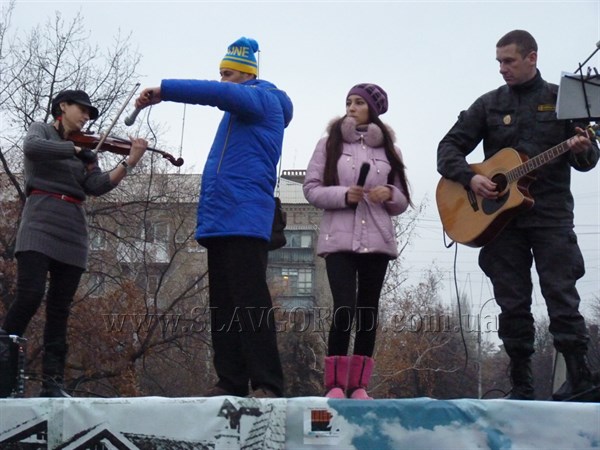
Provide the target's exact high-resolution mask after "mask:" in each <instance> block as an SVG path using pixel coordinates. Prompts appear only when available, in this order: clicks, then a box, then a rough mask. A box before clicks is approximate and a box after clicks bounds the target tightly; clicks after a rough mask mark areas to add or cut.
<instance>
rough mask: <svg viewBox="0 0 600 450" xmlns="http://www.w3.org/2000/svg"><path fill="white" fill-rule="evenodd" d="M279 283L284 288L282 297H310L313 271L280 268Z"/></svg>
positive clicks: (308, 269) (309, 269)
mask: <svg viewBox="0 0 600 450" xmlns="http://www.w3.org/2000/svg"><path fill="white" fill-rule="evenodd" d="M281 283H282V286H283V288H284V292H283V295H284V296H289V297H297V296H298V297H306V296H311V295H312V290H313V271H312V269H311V268H281Z"/></svg>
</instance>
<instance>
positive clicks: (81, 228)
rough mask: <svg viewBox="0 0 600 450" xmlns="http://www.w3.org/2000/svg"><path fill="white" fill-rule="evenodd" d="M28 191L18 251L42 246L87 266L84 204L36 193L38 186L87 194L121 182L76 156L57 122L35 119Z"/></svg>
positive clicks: (29, 139)
mask: <svg viewBox="0 0 600 450" xmlns="http://www.w3.org/2000/svg"><path fill="white" fill-rule="evenodd" d="M23 151H24V154H25V193H26V195H27V201H26V202H25V207H24V209H23V214H22V216H21V224H20V226H19V232H18V234H17V243H16V249H15V254H18V253H19V252H24V251H36V252H40V253H43V254H44V255H46V256H48V257H50V258H53V259H55V260H57V261H60V262H62V263H65V264H70V265H73V266H77V267H81V268H83V269H85V268H86V267H87V258H88V231H87V220H86V216H85V210H84V208H83V205H78V204H75V203H70V202H67V201H64V200H61V199H59V198H56V197H52V196H49V195H30V194H31V192H32V190H41V191H44V192H51V193H55V194H63V195H68V196H69V197H73V198H76V199H78V200H82V201H83V200H85V199H86V196H87V195H93V196H99V195H102V194H105V193H106V192H109V191H111V190H112V189H114V188H115V187H116V186H115V185H113V184H112V183H111V182H110V179H109V174H108V172H102V171H101V170H100V168H98V167H96V168H94V169H93V170H92V171H91V172H86V170H85V166H84V164H83V162H82V161H81V160H80V159H78V158H77V157H76V156H75V144H73V142H71V141H66V140H63V139H62V138H61V137H60V136H59V134H58V132H57V131H56V129H55V128H54V126H52V125H51V124H46V123H33V124H32V125H31V127H30V128H29V131H28V133H27V136H26V137H25V141H24V144H23Z"/></svg>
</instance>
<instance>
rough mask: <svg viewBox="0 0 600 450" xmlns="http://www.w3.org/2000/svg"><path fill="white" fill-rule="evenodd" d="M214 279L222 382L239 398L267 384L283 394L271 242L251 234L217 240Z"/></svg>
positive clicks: (211, 253) (211, 268) (211, 257)
mask: <svg viewBox="0 0 600 450" xmlns="http://www.w3.org/2000/svg"><path fill="white" fill-rule="evenodd" d="M202 245H204V246H205V247H206V248H207V249H208V282H209V295H210V307H211V337H212V343H213V350H214V365H215V370H216V372H217V375H218V377H219V381H218V383H217V386H219V387H221V388H223V389H225V390H227V391H229V392H231V393H233V394H235V395H239V396H246V395H247V394H248V382H250V384H251V386H252V388H253V389H257V388H259V387H265V388H267V389H270V390H271V391H273V392H274V393H275V394H277V395H282V394H283V372H282V368H281V362H280V359H279V351H278V349H277V335H276V329H275V317H274V315H273V314H274V311H273V304H272V302H271V294H270V292H269V288H268V286H267V280H266V278H267V274H266V271H267V257H268V252H267V242H266V241H264V240H262V239H255V238H247V237H226V238H211V239H207V240H205V241H203V242H202Z"/></svg>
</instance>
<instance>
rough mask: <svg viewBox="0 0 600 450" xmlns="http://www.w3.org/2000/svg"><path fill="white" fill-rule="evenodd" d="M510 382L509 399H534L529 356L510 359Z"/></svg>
mask: <svg viewBox="0 0 600 450" xmlns="http://www.w3.org/2000/svg"><path fill="white" fill-rule="evenodd" d="M510 382H511V384H512V390H511V392H510V394H509V395H508V397H507V398H508V399H511V400H534V399H535V391H534V388H533V373H532V371H531V358H529V357H527V358H511V359H510Z"/></svg>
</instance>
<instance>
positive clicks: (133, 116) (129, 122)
mask: <svg viewBox="0 0 600 450" xmlns="http://www.w3.org/2000/svg"><path fill="white" fill-rule="evenodd" d="M141 111H142V110H141V108H135V110H134V111H133V112H132V113H131V114H129V115H128V116H127V117H125V125H127V126H128V127H130V126H131V125H133V123H134V122H135V119H136V117H137V116H138V114H139V113H140V112H141Z"/></svg>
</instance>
